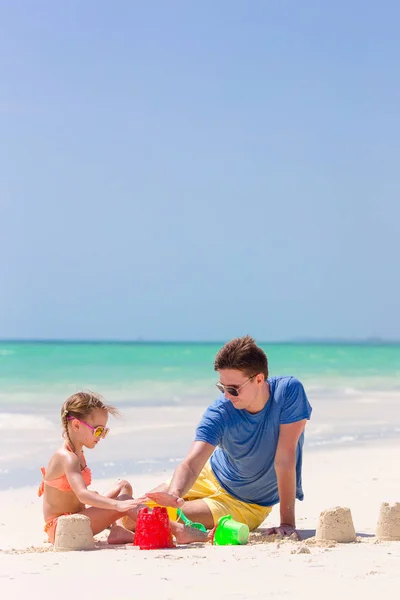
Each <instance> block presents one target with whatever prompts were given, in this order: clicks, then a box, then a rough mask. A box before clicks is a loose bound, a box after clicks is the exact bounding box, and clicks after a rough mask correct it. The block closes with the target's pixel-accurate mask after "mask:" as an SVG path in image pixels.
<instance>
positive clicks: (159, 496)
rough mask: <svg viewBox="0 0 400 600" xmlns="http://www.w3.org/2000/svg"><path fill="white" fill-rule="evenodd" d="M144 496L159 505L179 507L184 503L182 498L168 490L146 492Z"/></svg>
mask: <svg viewBox="0 0 400 600" xmlns="http://www.w3.org/2000/svg"><path fill="white" fill-rule="evenodd" d="M146 496H147V498H150V500H153V502H155V503H156V504H159V505H160V506H172V507H173V508H180V507H181V506H182V505H183V504H184V503H185V501H184V499H183V498H179V496H174V495H173V494H170V493H169V492H148V493H147V494H146Z"/></svg>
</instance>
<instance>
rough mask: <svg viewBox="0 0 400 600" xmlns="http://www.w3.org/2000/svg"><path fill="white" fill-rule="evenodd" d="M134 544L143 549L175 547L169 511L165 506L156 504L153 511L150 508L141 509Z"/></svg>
mask: <svg viewBox="0 0 400 600" xmlns="http://www.w3.org/2000/svg"><path fill="white" fill-rule="evenodd" d="M133 544H134V546H139V547H140V549H141V550H157V549H160V548H174V547H175V545H174V543H173V541H172V532H171V524H170V522H169V518H168V512H167V509H166V508H165V507H164V506H156V507H155V508H153V510H152V511H150V510H149V509H148V508H142V509H140V511H139V514H138V518H137V521H136V529H135V538H134V540H133Z"/></svg>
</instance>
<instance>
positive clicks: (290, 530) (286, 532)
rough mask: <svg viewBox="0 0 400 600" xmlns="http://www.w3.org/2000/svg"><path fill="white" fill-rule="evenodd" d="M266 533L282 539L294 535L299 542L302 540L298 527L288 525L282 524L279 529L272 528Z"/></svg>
mask: <svg viewBox="0 0 400 600" xmlns="http://www.w3.org/2000/svg"><path fill="white" fill-rule="evenodd" d="M265 533H266V535H279V536H280V537H290V536H291V535H293V534H294V535H295V536H296V538H297V539H298V540H300V539H301V538H300V535H299V532H298V531H297V530H296V527H295V526H294V525H287V524H286V523H282V524H281V525H280V526H279V527H270V528H269V529H267V531H266V532H265Z"/></svg>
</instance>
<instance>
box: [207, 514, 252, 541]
mask: <svg viewBox="0 0 400 600" xmlns="http://www.w3.org/2000/svg"><path fill="white" fill-rule="evenodd" d="M249 533H250V530H249V528H248V526H247V525H245V524H244V523H239V522H238V521H235V520H234V519H232V516H231V515H227V516H226V517H221V518H220V519H219V521H218V524H217V526H216V528H215V531H214V534H213V537H212V543H213V544H214V546H238V545H239V544H247V541H248V539H249Z"/></svg>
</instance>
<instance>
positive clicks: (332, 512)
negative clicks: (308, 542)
mask: <svg viewBox="0 0 400 600" xmlns="http://www.w3.org/2000/svg"><path fill="white" fill-rule="evenodd" d="M315 537H316V539H317V540H330V541H334V542H340V543H349V542H355V541H356V532H355V529H354V525H353V519H352V516H351V511H350V509H349V508H345V507H343V506H336V507H335V508H328V509H327V510H324V511H322V513H321V514H320V516H319V521H318V526H317V531H316V534H315Z"/></svg>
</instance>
